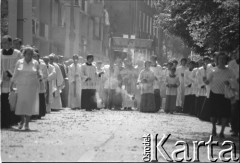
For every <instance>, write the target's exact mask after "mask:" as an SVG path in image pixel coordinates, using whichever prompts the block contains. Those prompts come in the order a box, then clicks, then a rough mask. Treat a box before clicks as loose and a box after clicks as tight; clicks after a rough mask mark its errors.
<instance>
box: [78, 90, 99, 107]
mask: <svg viewBox="0 0 240 163" xmlns="http://www.w3.org/2000/svg"><path fill="white" fill-rule="evenodd" d="M81 103H82V108H83V109H86V110H92V109H97V99H96V89H82V96H81Z"/></svg>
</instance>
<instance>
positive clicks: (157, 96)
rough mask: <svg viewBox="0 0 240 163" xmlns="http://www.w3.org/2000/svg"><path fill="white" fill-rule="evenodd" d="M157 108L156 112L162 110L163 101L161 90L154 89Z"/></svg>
mask: <svg viewBox="0 0 240 163" xmlns="http://www.w3.org/2000/svg"><path fill="white" fill-rule="evenodd" d="M154 98H155V107H156V111H159V110H160V109H161V104H162V99H161V96H160V89H154Z"/></svg>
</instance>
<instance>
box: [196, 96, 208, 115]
mask: <svg viewBox="0 0 240 163" xmlns="http://www.w3.org/2000/svg"><path fill="white" fill-rule="evenodd" d="M205 99H206V96H199V97H196V100H195V112H194V115H196V116H197V117H199V115H200V112H201V110H202V107H203V104H204V101H205Z"/></svg>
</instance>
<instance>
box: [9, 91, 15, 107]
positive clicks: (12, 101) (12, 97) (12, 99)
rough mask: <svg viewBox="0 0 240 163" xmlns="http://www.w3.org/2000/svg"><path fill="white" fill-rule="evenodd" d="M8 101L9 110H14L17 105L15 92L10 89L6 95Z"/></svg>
mask: <svg viewBox="0 0 240 163" xmlns="http://www.w3.org/2000/svg"><path fill="white" fill-rule="evenodd" d="M8 101H9V104H10V110H11V111H15V109H16V105H17V92H16V91H11V92H10V93H9V96H8Z"/></svg>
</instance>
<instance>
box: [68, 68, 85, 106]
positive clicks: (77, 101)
mask: <svg viewBox="0 0 240 163" xmlns="http://www.w3.org/2000/svg"><path fill="white" fill-rule="evenodd" d="M75 75H78V77H76V88H75V86H74V83H73V82H74V81H75ZM80 75H81V65H80V64H77V65H76V66H75V64H71V65H70V66H69V67H68V82H69V93H68V107H70V108H81V94H82V88H81V86H82V84H81V78H80ZM75 89H76V95H75V94H74V90H75Z"/></svg>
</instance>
